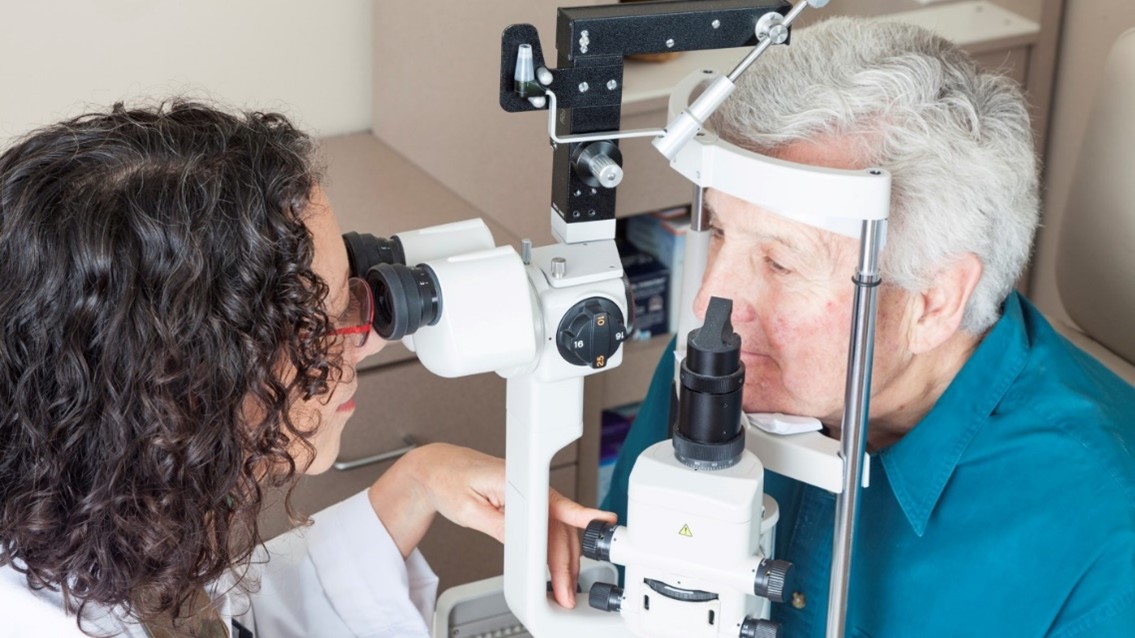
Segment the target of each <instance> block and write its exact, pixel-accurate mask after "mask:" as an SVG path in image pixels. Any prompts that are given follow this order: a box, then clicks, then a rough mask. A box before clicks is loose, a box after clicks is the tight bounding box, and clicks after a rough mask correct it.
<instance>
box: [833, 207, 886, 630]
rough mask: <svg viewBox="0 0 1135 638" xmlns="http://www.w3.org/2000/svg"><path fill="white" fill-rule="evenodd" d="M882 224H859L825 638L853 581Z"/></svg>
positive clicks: (843, 610) (838, 620)
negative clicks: (840, 482)
mask: <svg viewBox="0 0 1135 638" xmlns="http://www.w3.org/2000/svg"><path fill="white" fill-rule="evenodd" d="M883 223H884V222H880V221H876V220H867V221H864V222H863V235H862V238H861V240H860V247H859V271H858V273H857V274H856V277H855V279H854V282H855V301H854V312H855V315H854V318H853V320H852V325H851V344H850V346H849V348H848V350H849V352H848V358H847V386H846V389H845V396H844V408H843V424H842V428H841V432H840V454H841V455H842V456H843V491H842V492H841V493H840V494H839V496H838V497H837V499H836V513H835V531H834V534H833V536H834V539H833V545H832V573H831V585H830V587H829V596H830V598H829V601H828V629H827V634H826V635H827V637H828V638H842V637H843V635H844V629H845V625H846V621H847V596H848V589H849V585H850V581H851V550H852V547H853V543H854V540H855V523H856V518H857V517H856V514H857V506H858V500H859V490H860V489H861V483H862V480H863V479H862V476H863V456H864V451H865V450H866V447H867V445H866V444H867V416H868V410H869V405H870V400H871V364H872V360H873V358H874V354H875V306H876V300H877V297H878V286H879V281H880V280H879V271H878V262H879V238H880V231H881V229H882V226H883Z"/></svg>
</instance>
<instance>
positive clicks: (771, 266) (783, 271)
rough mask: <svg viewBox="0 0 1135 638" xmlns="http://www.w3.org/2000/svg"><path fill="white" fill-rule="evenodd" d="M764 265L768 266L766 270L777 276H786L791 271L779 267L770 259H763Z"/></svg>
mask: <svg viewBox="0 0 1135 638" xmlns="http://www.w3.org/2000/svg"><path fill="white" fill-rule="evenodd" d="M765 264H767V265H768V269H769V270H770V271H772V272H773V273H774V274H777V275H787V274H789V273H791V272H792V270H790V269H788V268H785V267H784V266H781V265H780V264H778V263H777V262H776V260H775V259H772V258H770V257H765Z"/></svg>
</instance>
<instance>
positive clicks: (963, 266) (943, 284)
mask: <svg viewBox="0 0 1135 638" xmlns="http://www.w3.org/2000/svg"><path fill="white" fill-rule="evenodd" d="M981 271H982V265H981V260H980V259H978V258H977V255H974V254H973V253H965V254H964V255H961V256H959V257H958V258H956V259H955V260H954V261H953V262H951V263H950V264H949V265H948V266H946V267H945V268H943V269H942V270H941V271H939V272H938V274H937V275H935V276H934V278H933V279H932V280H931V281H930V285H929V286H928V287H927V288H926V289H925V290H923V291H922V292H920V293H918V294H917V295H916V297H917V299H916V300H915V301H916V307H915V313H914V317H913V322H912V324H911V332H910V351H911V352H913V353H914V354H923V353H926V352H930V351H931V350H933V349H935V348H937V347H938V346H940V345H942V344H943V343H945V342H946V340H948V339H949V338H950V337H952V336H954V334H956V333H957V332H958V330H959V329H960V328H961V325H962V318H963V317H964V316H965V311H966V306H967V305H968V304H969V299H970V296H971V295H973V290H974V288H976V287H977V282H978V280H979V279H981Z"/></svg>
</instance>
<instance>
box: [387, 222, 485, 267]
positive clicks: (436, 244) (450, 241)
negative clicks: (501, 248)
mask: <svg viewBox="0 0 1135 638" xmlns="http://www.w3.org/2000/svg"><path fill="white" fill-rule="evenodd" d="M395 237H397V238H398V241H399V242H400V243H401V244H402V252H403V253H404V254H405V255H406V265H408V266H417V265H418V264H420V263H423V262H426V261H429V260H431V259H442V258H445V257H451V256H453V255H460V254H463V253H471V252H476V251H480V250H489V249H490V248H493V247H494V246H496V244H495V243H494V242H493V234H492V233H491V232H490V231H489V227H488V226H486V225H485V222H484V220H482V219H481V218H479V217H478V218H475V219H466V220H464V221H459V222H453V223H450V224H439V225H437V226H430V227H429V228H420V229H418V230H409V231H405V232H401V233H398V234H397V235H395Z"/></svg>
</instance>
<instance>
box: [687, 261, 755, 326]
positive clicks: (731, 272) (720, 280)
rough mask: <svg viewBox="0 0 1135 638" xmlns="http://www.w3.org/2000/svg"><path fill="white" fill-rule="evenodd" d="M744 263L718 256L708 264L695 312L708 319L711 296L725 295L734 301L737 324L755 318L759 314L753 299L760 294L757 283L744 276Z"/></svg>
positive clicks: (733, 315)
mask: <svg viewBox="0 0 1135 638" xmlns="http://www.w3.org/2000/svg"><path fill="white" fill-rule="evenodd" d="M741 266H742V264H740V263H735V261H734V260H731V259H729V258H728V257H727V256H725V255H720V254H719V255H718V256H717V257H716V258H714V259H711V260H710V262H709V263H708V264H706V269H705V275H703V276H702V282H701V287H700V288H698V294H697V296H696V297H694V314H695V315H696V316H697V318H698V319H702V320H704V319H705V311H706V308H708V307H709V299H710V297H721V298H722V299H729V300H732V301H733V314H732V317H731V318H732V321H733V323H734V324H738V323H743V322H746V321H752V320H753V319H754V318H755V317H756V311H755V309H754V306H753V303H752V300H753V297H754V296H755V295H756V288H757V285H756V284H757V282H756V281H749V279H750V278H749V277H746V276H745V275H744V269H743V268H742V267H741Z"/></svg>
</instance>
